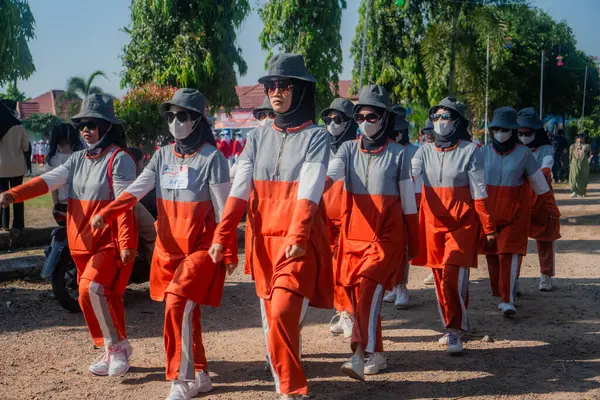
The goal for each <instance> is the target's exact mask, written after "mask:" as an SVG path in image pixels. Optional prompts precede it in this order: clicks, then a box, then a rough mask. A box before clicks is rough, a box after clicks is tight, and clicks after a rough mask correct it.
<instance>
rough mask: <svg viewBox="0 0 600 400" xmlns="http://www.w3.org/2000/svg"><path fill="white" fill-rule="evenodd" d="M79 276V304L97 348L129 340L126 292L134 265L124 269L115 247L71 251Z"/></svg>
mask: <svg viewBox="0 0 600 400" xmlns="http://www.w3.org/2000/svg"><path fill="white" fill-rule="evenodd" d="M71 256H72V257H73V261H74V262H75V265H76V266H77V276H78V277H79V305H80V306H81V311H83V316H84V318H85V322H86V324H87V326H88V330H89V331H90V334H91V336H92V340H93V341H94V345H95V346H97V347H102V346H110V345H113V344H117V343H119V342H121V341H122V340H125V339H127V332H126V329H125V308H124V306H123V293H125V288H126V287H127V283H128V282H129V276H130V275H131V269H132V267H133V264H130V265H126V266H121V262H120V261H119V260H118V259H117V255H116V253H115V250H114V249H113V248H105V249H103V250H100V251H98V252H97V253H96V254H89V253H78V252H71Z"/></svg>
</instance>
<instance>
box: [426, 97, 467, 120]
mask: <svg viewBox="0 0 600 400" xmlns="http://www.w3.org/2000/svg"><path fill="white" fill-rule="evenodd" d="M440 107H443V108H449V109H450V110H454V111H456V112H457V113H458V115H460V117H461V118H463V119H467V116H466V115H467V108H466V107H465V103H463V102H462V101H459V100H457V99H456V97H446V98H445V99H443V100H442V101H440V103H439V104H437V105H435V106H433V107H431V108H430V109H429V115H431V114H433V113H435V112H436V110H437V109H438V108H440Z"/></svg>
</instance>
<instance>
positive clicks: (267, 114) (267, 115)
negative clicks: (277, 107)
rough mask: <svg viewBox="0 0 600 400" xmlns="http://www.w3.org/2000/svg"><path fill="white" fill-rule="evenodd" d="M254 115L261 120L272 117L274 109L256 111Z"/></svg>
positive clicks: (273, 116)
mask: <svg viewBox="0 0 600 400" xmlns="http://www.w3.org/2000/svg"><path fill="white" fill-rule="evenodd" d="M256 116H257V117H258V120H259V121H262V120H263V119H265V118H271V119H274V118H275V111H261V112H259V113H257V114H256Z"/></svg>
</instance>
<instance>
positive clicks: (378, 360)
mask: <svg viewBox="0 0 600 400" xmlns="http://www.w3.org/2000/svg"><path fill="white" fill-rule="evenodd" d="M386 368H387V360H386V357H385V353H372V354H369V356H368V357H367V360H366V361H365V375H375V374H378V373H379V372H380V371H383V370H384V369H386Z"/></svg>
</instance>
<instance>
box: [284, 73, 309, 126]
mask: <svg viewBox="0 0 600 400" xmlns="http://www.w3.org/2000/svg"><path fill="white" fill-rule="evenodd" d="M291 81H292V84H293V85H294V89H293V91H292V104H291V105H290V109H289V110H288V111H287V112H285V113H282V114H279V113H277V112H275V126H277V127H278V128H279V129H283V130H287V129H289V128H296V127H298V126H301V125H302V124H304V123H306V122H309V121H313V122H314V121H315V110H316V101H315V91H316V87H315V84H314V83H312V82H307V81H303V80H300V79H292V80H291Z"/></svg>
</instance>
